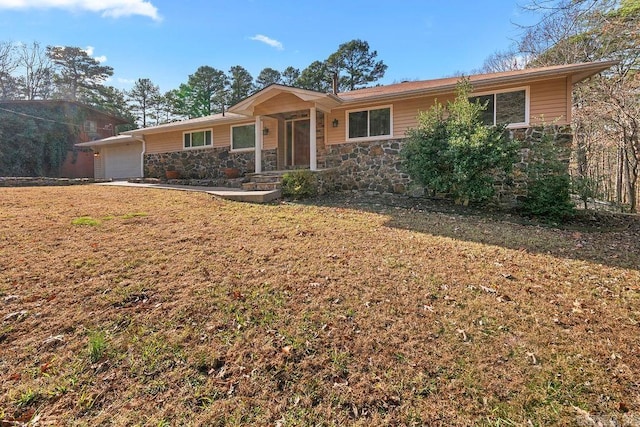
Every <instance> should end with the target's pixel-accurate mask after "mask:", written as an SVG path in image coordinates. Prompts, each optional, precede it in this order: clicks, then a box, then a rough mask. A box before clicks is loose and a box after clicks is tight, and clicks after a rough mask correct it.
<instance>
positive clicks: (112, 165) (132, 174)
mask: <svg viewBox="0 0 640 427" xmlns="http://www.w3.org/2000/svg"><path fill="white" fill-rule="evenodd" d="M141 154H142V143H140V142H132V143H130V144H127V145H116V146H112V147H109V148H108V150H106V152H105V153H104V174H105V178H113V179H118V178H138V177H141V176H142V165H141V162H140V155H141Z"/></svg>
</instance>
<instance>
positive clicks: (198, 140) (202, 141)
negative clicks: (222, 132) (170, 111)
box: [183, 130, 212, 148]
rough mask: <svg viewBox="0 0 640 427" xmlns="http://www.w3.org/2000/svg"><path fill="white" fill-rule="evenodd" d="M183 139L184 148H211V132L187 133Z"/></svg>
mask: <svg viewBox="0 0 640 427" xmlns="http://www.w3.org/2000/svg"><path fill="white" fill-rule="evenodd" d="M183 138H184V148H200V147H211V141H212V138H211V130H199V131H196V132H185V133H184V134H183Z"/></svg>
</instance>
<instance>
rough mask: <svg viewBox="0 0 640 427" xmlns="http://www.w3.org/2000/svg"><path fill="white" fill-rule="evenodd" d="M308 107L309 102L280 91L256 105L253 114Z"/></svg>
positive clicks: (284, 111) (274, 112) (305, 108)
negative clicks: (278, 93)
mask: <svg viewBox="0 0 640 427" xmlns="http://www.w3.org/2000/svg"><path fill="white" fill-rule="evenodd" d="M310 107H312V105H311V103H309V102H306V101H303V100H301V99H300V98H298V97H297V96H295V95H292V94H290V93H282V94H280V95H276V96H274V97H273V98H271V99H269V100H267V101H265V102H263V103H262V104H260V105H257V106H256V108H255V109H254V111H253V114H254V115H256V116H258V115H264V114H276V113H286V112H290V111H297V110H308V109H309V108H310Z"/></svg>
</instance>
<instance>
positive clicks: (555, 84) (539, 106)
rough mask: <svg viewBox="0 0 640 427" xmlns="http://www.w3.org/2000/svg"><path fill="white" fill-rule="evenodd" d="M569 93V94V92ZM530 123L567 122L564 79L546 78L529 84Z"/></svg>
mask: <svg viewBox="0 0 640 427" xmlns="http://www.w3.org/2000/svg"><path fill="white" fill-rule="evenodd" d="M569 95H570V94H569ZM529 96H530V99H531V102H530V104H529V117H530V124H532V125H534V124H541V123H543V122H544V123H557V124H567V123H568V120H569V117H570V116H569V115H568V114H567V83H566V79H564V78H562V79H555V80H546V81H543V82H537V83H533V84H531V87H530V89H529Z"/></svg>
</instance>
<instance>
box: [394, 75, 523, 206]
mask: <svg viewBox="0 0 640 427" xmlns="http://www.w3.org/2000/svg"><path fill="white" fill-rule="evenodd" d="M470 92H471V86H470V85H469V83H468V82H467V81H466V80H463V81H461V82H460V83H459V84H458V90H457V96H456V99H455V101H454V102H449V103H448V104H447V108H446V109H445V107H444V106H443V105H442V104H439V103H438V102H436V104H435V105H434V106H433V107H432V108H431V109H430V110H428V111H425V112H421V113H420V115H419V116H418V126H417V127H416V128H415V129H411V130H409V131H408V132H407V137H408V138H407V141H406V143H405V146H404V148H403V151H402V155H403V157H404V159H405V165H406V169H407V172H408V173H409V175H410V176H411V177H412V178H413V179H414V180H416V181H417V182H419V183H420V184H422V185H424V186H425V187H427V188H428V189H429V190H431V191H435V192H439V193H447V194H450V195H451V196H452V197H453V198H454V199H455V200H456V202H459V203H464V204H467V203H468V202H485V201H487V200H489V199H490V198H491V197H492V196H493V194H494V191H495V189H494V183H495V180H496V177H497V176H498V175H506V174H508V173H509V172H510V171H511V168H512V167H513V162H514V159H515V155H516V152H517V149H518V146H517V144H516V143H515V142H513V141H512V140H511V139H510V138H509V137H508V136H507V135H506V133H505V127H504V126H486V125H485V124H484V123H483V122H482V117H481V114H480V113H481V112H482V110H483V109H485V108H486V106H483V105H480V104H478V103H473V102H470V101H469V93H470Z"/></svg>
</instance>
